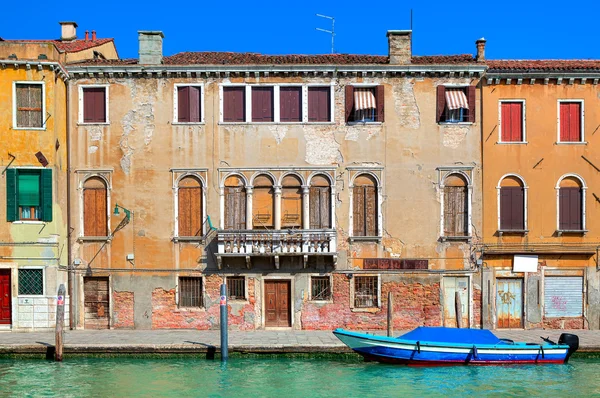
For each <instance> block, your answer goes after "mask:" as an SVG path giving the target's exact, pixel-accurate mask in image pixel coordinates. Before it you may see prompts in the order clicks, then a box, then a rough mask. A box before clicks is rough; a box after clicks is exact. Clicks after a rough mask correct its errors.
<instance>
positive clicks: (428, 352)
mask: <svg viewBox="0 0 600 398" xmlns="http://www.w3.org/2000/svg"><path fill="white" fill-rule="evenodd" d="M333 333H334V334H335V335H336V336H337V337H338V338H339V339H340V340H341V341H342V342H343V343H344V344H346V345H347V346H348V347H350V348H351V349H352V350H354V351H355V352H357V353H358V354H360V355H362V356H363V357H364V358H365V359H366V360H369V361H378V362H382V363H393V364H404V365H415V366H448V365H507V364H560V363H564V362H565V360H566V358H567V352H568V346H559V345H549V344H544V345H537V344H535V345H528V344H524V343H516V344H495V345H485V344H484V345H472V346H470V345H468V344H443V343H434V342H417V341H409V340H402V339H398V338H389V337H382V336H372V335H366V334H362V333H354V332H348V331H343V330H340V329H338V330H336V331H334V332H333Z"/></svg>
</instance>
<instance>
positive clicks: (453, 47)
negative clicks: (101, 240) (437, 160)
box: [0, 0, 600, 59]
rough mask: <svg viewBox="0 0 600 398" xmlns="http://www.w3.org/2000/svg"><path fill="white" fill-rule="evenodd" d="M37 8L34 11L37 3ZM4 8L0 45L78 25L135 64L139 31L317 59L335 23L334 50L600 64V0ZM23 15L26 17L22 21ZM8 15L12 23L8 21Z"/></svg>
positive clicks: (186, 0)
mask: <svg viewBox="0 0 600 398" xmlns="http://www.w3.org/2000/svg"><path fill="white" fill-rule="evenodd" d="M35 3H37V4H35ZM52 4H53V5H50V3H48V2H41V1H40V0H34V2H28V3H21V2H20V1H5V2H3V6H2V14H3V18H2V22H0V37H3V38H6V39H46V38H57V37H59V36H60V26H59V25H58V22H59V21H69V20H72V21H75V22H77V23H78V25H79V28H78V31H77V33H78V36H79V37H80V38H83V35H84V32H85V30H90V31H91V30H96V31H97V34H98V37H101V38H105V37H114V38H115V40H116V43H117V49H118V50H119V55H120V56H121V57H122V58H130V57H137V50H138V44H137V31H138V30H162V31H163V32H164V34H165V41H164V54H165V55H171V54H175V53H177V52H181V51H235V52H244V51H249V52H260V53H265V54H319V53H328V52H330V51H331V40H330V36H329V35H328V34H327V33H323V32H318V31H316V30H315V28H316V27H321V28H324V29H329V28H330V27H331V24H330V21H329V20H327V19H323V18H318V17H316V16H315V14H316V13H320V14H325V15H330V16H334V17H335V23H336V26H335V30H336V41H335V47H336V52H342V53H356V54H380V55H386V54H387V39H386V35H385V34H386V31H387V30H390V29H409V28H410V9H411V8H412V9H413V13H414V14H413V31H414V32H413V54H415V55H437V54H464V53H474V52H475V43H474V42H475V40H476V39H478V38H480V37H482V36H484V37H485V38H486V39H487V40H488V42H487V48H486V56H487V58H491V59H501V58H513V59H540V58H552V59H562V58H578V59H589V58H592V59H598V58H600V45H599V40H598V39H599V38H600V32H599V31H598V29H599V27H598V24H599V23H598V21H599V19H598V18H599V17H598V15H600V0H572V1H570V2H565V1H561V2H558V1H556V0H547V1H541V0H533V1H530V0H502V1H496V2H481V1H477V2H475V1H473V0H462V1H461V0H458V1H440V0H431V1H429V2H425V1H413V2H412V3H411V2H401V1H397V0H380V1H356V0H349V1H344V2H342V1H339V0H338V1H328V2H324V1H322V0H321V1H319V0H305V1H272V0H268V1H265V0H263V1H241V0H229V1H223V0H221V1H206V0H205V1H198V0H195V1H190V0H175V1H167V2H159V1H152V0H148V1H146V2H139V1H123V0H121V1H115V0H96V1H82V2H77V3H69V2H67V3H52ZM25 8H26V9H27V13H26V16H23V15H22V13H23V11H25ZM9 16H14V17H10V18H9Z"/></svg>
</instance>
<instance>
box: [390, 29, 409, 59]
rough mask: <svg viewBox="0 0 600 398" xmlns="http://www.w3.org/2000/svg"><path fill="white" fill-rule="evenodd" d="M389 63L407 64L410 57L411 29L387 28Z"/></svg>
mask: <svg viewBox="0 0 600 398" xmlns="http://www.w3.org/2000/svg"><path fill="white" fill-rule="evenodd" d="M387 37H388V54H389V57H390V65H408V64H410V62H411V58H412V42H411V39H412V30H388V32H387Z"/></svg>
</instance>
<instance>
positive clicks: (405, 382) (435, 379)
mask: <svg viewBox="0 0 600 398" xmlns="http://www.w3.org/2000/svg"><path fill="white" fill-rule="evenodd" d="M598 375H600V359H582V358H573V359H571V362H570V363H569V364H568V365H544V366H504V367H492V366H488V367H476V366H468V367H467V366H465V367H442V368H439V367H438V368H412V367H404V366H393V365H382V364H377V363H364V362H359V361H357V360H350V359H310V358H283V357H276V358H270V357H258V358H256V357H254V358H231V359H230V360H229V362H228V363H227V364H226V365H223V364H221V363H220V362H219V361H218V360H216V361H211V360H206V359H197V358H194V357H189V356H180V357H168V358H154V359H153V358H130V357H117V358H106V357H104V358H102V357H101V358H76V357H75V358H70V359H69V358H67V359H66V360H65V361H64V362H63V363H55V362H49V361H44V360H40V359H0V396H1V397H105V396H127V397H157V396H166V397H169V396H173V397H191V396H196V397H243V398H253V397H284V398H292V397H375V396H376V397H400V396H406V395H410V396H418V397H420V396H466V395H476V396H478V397H481V396H502V397H505V396H531V395H533V396H537V395H543V396H547V397H559V396H563V397H564V396H570V397H579V396H594V395H596V396H600V377H599V376H598Z"/></svg>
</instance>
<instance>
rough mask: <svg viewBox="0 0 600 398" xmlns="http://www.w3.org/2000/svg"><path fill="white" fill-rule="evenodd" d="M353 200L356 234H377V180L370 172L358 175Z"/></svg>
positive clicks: (354, 229)
mask: <svg viewBox="0 0 600 398" xmlns="http://www.w3.org/2000/svg"><path fill="white" fill-rule="evenodd" d="M352 200H353V234H354V236H377V231H378V228H377V227H378V226H377V181H376V180H375V179H374V178H373V177H372V176H370V175H368V174H361V175H359V176H357V177H356V178H355V179H354V188H353V190H352Z"/></svg>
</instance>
